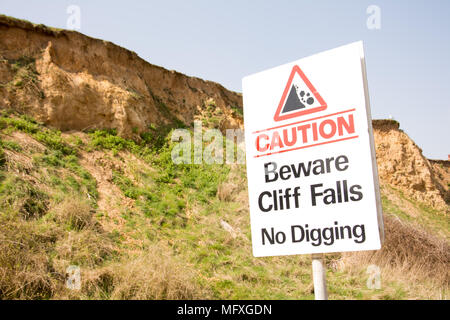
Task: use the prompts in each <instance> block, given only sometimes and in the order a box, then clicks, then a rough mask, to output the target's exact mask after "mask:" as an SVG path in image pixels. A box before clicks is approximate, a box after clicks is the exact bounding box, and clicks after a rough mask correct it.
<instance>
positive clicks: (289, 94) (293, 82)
mask: <svg viewBox="0 0 450 320" xmlns="http://www.w3.org/2000/svg"><path fill="white" fill-rule="evenodd" d="M326 108H327V104H326V103H325V101H324V100H323V98H322V97H321V96H320V94H319V92H317V90H316V89H315V88H314V86H313V85H312V83H311V82H310V81H309V80H308V78H307V77H306V76H305V74H304V73H303V71H302V70H301V69H300V67H299V66H297V65H295V66H294V67H293V68H292V71H291V75H290V76H289V80H288V82H287V84H286V88H285V89H284V91H283V95H282V96H281V100H280V103H279V104H278V108H277V111H276V112H275V116H274V120H275V121H282V120H286V119H292V118H295V117H299V116H302V115H305V114H310V113H314V112H319V111H323V110H325V109H326Z"/></svg>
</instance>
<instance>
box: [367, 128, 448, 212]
mask: <svg viewBox="0 0 450 320" xmlns="http://www.w3.org/2000/svg"><path fill="white" fill-rule="evenodd" d="M399 126H400V125H399V123H398V122H396V121H391V120H374V121H373V128H374V138H375V145H376V153H377V163H378V174H379V177H380V181H381V182H382V183H385V184H390V185H392V186H394V187H396V188H398V189H399V190H400V191H402V192H403V193H404V194H405V195H406V196H408V197H411V198H413V199H415V200H418V201H421V202H424V203H427V204H430V205H431V206H433V207H435V208H439V209H442V208H448V206H447V205H446V203H445V198H446V194H447V193H448V186H446V185H445V184H444V181H443V180H442V181H440V180H439V179H438V177H437V176H436V173H435V170H434V169H433V166H432V163H431V162H430V161H429V160H428V159H426V158H425V157H424V156H423V155H422V150H421V149H420V148H419V147H418V146H417V145H416V144H415V143H414V141H413V140H411V138H409V137H408V135H407V134H406V133H405V132H403V131H402V130H400V128H399ZM444 162H445V161H444Z"/></svg>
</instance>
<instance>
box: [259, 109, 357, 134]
mask: <svg viewBox="0 0 450 320" xmlns="http://www.w3.org/2000/svg"><path fill="white" fill-rule="evenodd" d="M355 110H356V108H353V109H349V110H345V111H340V112H336V113H332V114H327V115H326V116H321V117H317V118H311V119H307V120H302V121H298V122H293V123H289V124H283V125H281V126H278V127H272V128H268V129H262V130H258V131H255V132H253V134H255V133H260V132H264V131H269V130H273V129H278V128H283V127H288V126H293V125H295V124H299V123H303V122H308V121H313V120H318V119H322V118H327V117H332V116H335V115H338V114H342V113H347V112H352V111H355Z"/></svg>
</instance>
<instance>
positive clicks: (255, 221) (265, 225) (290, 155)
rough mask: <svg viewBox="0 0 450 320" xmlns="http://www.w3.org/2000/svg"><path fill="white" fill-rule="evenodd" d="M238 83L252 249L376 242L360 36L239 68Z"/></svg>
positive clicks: (284, 250)
mask: <svg viewBox="0 0 450 320" xmlns="http://www.w3.org/2000/svg"><path fill="white" fill-rule="evenodd" d="M242 86H243V98H244V124H245V141H246V157H247V178H248V188H249V203H250V218H251V229H252V245H253V253H254V255H255V256H275V255H290V254H304V253H324V252H342V251H360V250H376V249H379V248H380V247H381V242H382V239H383V219H382V211H381V202H380V194H379V187H378V173H377V166H376V159H375V149H374V142H373V134H372V126H371V125H372V122H371V116H370V107H369V98H368V90H367V82H366V74H365V62H364V51H363V45H362V42H357V43H353V44H350V45H347V46H344V47H340V48H337V49H334V50H330V51H326V52H323V53H320V54H317V55H314V56H311V57H308V58H304V59H301V60H298V61H295V62H292V63H289V64H286V65H282V66H279V67H277V68H273V69H270V70H266V71H263V72H260V73H257V74H255V75H251V76H248V77H245V78H244V79H243V81H242Z"/></svg>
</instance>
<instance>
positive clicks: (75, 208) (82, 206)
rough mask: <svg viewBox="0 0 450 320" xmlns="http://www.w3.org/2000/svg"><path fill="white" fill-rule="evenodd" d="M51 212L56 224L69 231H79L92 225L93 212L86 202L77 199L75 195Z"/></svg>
mask: <svg viewBox="0 0 450 320" xmlns="http://www.w3.org/2000/svg"><path fill="white" fill-rule="evenodd" d="M52 212H53V213H54V217H55V220H56V221H57V222H58V224H60V225H67V226H68V228H69V230H77V231H80V230H82V229H85V228H89V227H92V226H93V225H94V222H93V220H92V216H93V214H94V210H92V208H91V206H90V204H89V203H88V202H87V201H86V200H84V199H80V198H77V197H76V196H75V195H72V196H70V197H67V198H66V199H64V201H63V202H61V203H59V204H57V205H56V206H55V207H54V208H53V209H52Z"/></svg>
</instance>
